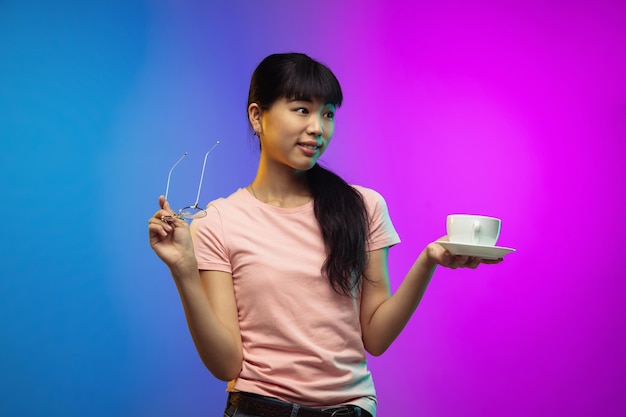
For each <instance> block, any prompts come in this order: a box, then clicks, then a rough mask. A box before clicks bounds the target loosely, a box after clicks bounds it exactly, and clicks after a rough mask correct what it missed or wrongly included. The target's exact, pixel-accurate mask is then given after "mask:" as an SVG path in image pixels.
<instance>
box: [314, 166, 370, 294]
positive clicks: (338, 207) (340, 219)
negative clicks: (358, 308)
mask: <svg viewBox="0 0 626 417" xmlns="http://www.w3.org/2000/svg"><path fill="white" fill-rule="evenodd" d="M307 179H308V182H309V187H310V190H311V193H312V196H313V201H314V210H315V217H316V218H317V221H318V222H319V224H320V227H321V229H322V237H323V239H324V244H325V246H326V252H327V256H326V261H325V262H324V265H323V267H322V271H323V272H324V273H325V274H326V276H327V277H328V279H329V281H330V284H331V285H332V287H333V288H334V290H335V291H336V292H338V293H340V294H344V295H351V294H353V291H354V289H355V288H358V286H359V284H360V283H361V279H362V278H365V279H367V277H365V267H366V265H367V250H366V249H367V247H366V246H367V236H368V233H369V231H368V228H369V222H368V218H367V208H366V206H365V202H364V201H363V197H362V196H361V193H359V192H358V191H357V190H355V189H354V188H353V187H351V186H350V185H349V184H348V183H346V182H345V181H344V180H343V179H342V178H341V177H339V176H338V175H337V174H335V173H333V172H331V171H329V170H327V169H325V168H323V167H321V166H320V165H319V164H315V166H313V168H311V169H310V170H308V171H307Z"/></svg>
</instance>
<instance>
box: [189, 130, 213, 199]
mask: <svg viewBox="0 0 626 417" xmlns="http://www.w3.org/2000/svg"><path fill="white" fill-rule="evenodd" d="M219 144H220V141H219V140H218V141H217V142H215V145H213V146H211V149H209V150H208V152H207V153H206V154H204V163H203V164H202V173H201V174H200V184H198V194H196V202H195V203H194V205H193V206H192V207H194V208H198V202H199V201H200V190H201V189H202V180H203V179H204V169H205V168H206V159H207V157H208V156H209V154H210V153H211V152H212V151H213V149H215V147H216V146H217V145H219Z"/></svg>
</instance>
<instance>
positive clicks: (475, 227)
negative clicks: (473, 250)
mask: <svg viewBox="0 0 626 417" xmlns="http://www.w3.org/2000/svg"><path fill="white" fill-rule="evenodd" d="M472 226H473V227H472V243H473V244H474V245H477V244H478V240H479V237H478V236H477V233H478V232H480V223H479V222H474V223H473V225H472Z"/></svg>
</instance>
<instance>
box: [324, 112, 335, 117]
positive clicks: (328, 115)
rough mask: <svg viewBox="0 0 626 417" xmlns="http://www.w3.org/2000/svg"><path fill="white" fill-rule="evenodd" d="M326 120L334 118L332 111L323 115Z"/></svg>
mask: <svg viewBox="0 0 626 417" xmlns="http://www.w3.org/2000/svg"><path fill="white" fill-rule="evenodd" d="M324 116H325V117H326V118H327V119H334V118H335V112H333V111H329V112H327V113H326V114H325V115H324Z"/></svg>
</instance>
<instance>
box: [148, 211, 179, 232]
mask: <svg viewBox="0 0 626 417" xmlns="http://www.w3.org/2000/svg"><path fill="white" fill-rule="evenodd" d="M172 231H174V225H172V224H170V223H168V222H166V221H163V220H161V218H160V217H158V212H157V214H155V215H154V217H151V218H150V220H148V234H149V235H150V236H160V237H162V238H166V237H167V236H168V235H169V234H170V233H172Z"/></svg>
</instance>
